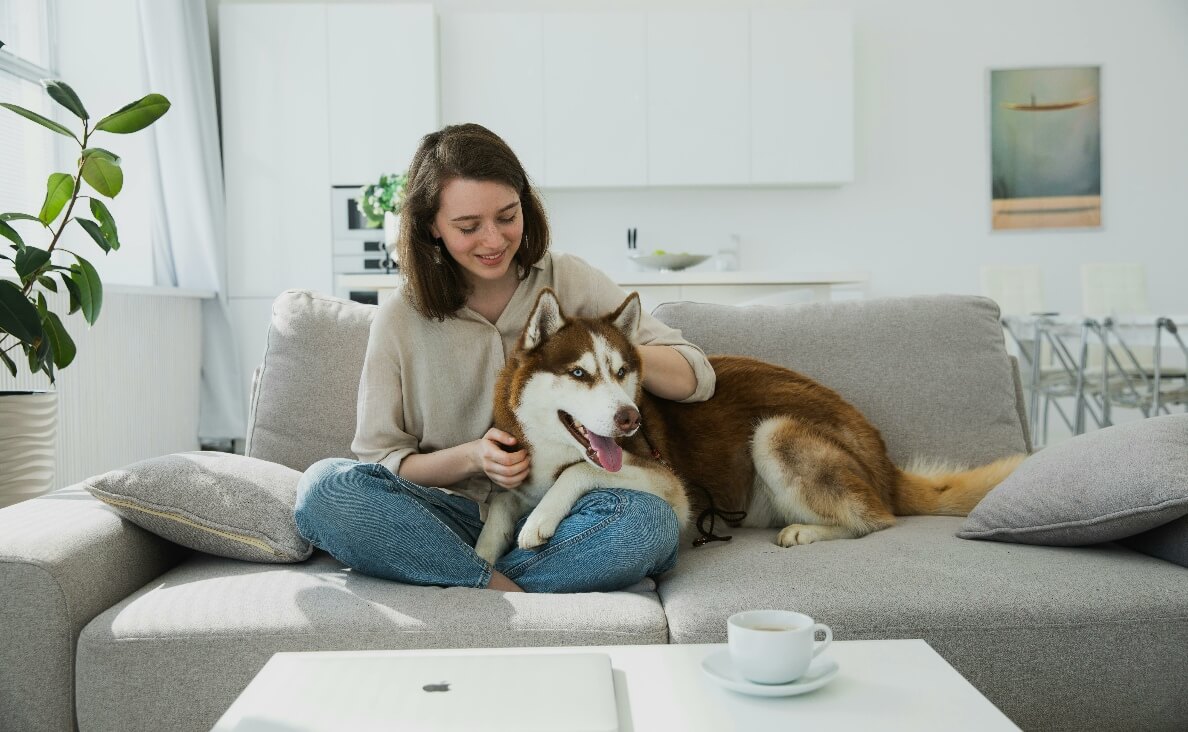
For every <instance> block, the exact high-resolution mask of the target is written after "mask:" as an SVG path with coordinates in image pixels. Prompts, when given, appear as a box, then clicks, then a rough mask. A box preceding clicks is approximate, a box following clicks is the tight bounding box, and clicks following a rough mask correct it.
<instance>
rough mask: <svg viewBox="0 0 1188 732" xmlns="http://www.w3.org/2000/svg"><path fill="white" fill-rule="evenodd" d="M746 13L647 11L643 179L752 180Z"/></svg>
mask: <svg viewBox="0 0 1188 732" xmlns="http://www.w3.org/2000/svg"><path fill="white" fill-rule="evenodd" d="M749 34H750V23H749V17H748V13H747V11H745V10H739V11H673V12H662V13H648V14H647V79H648V89H647V93H648V105H647V109H648V183H649V184H651V185H678V186H680V185H731V184H739V183H749V182H750V179H751V131H750V115H751V112H750V109H751V106H750V101H751V100H750V96H751V83H750V50H749V40H748V36H749Z"/></svg>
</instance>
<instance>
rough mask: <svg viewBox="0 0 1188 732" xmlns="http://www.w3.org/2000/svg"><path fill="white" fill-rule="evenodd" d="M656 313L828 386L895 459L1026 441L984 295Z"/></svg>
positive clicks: (1009, 448) (694, 306)
mask: <svg viewBox="0 0 1188 732" xmlns="http://www.w3.org/2000/svg"><path fill="white" fill-rule="evenodd" d="M653 314H654V315H655V316H656V317H657V318H659V319H660V320H662V321H664V322H665V323H667V324H668V325H670V326H672V327H674V328H678V329H680V331H681V332H682V334H683V335H684V336H685V337H686V338H688V339H689V340H690V341H691V342H693V343H696V344H697V345H698V346H701V347H702V348H703V349H704V350H705V352H706V353H711V354H717V353H734V354H742V355H747V356H753V357H755V358H759V359H762V360H764V361H768V362H771V363H775V364H779V365H781V366H785V367H787V368H790V369H793V370H795V371H799V372H800V373H802V374H805V375H807V376H811V377H812V378H814V379H817V380H818V381H820V382H822V383H823V384H825V385H826V386H829V387H832V388H833V389H834V390H836V391H837V392H838V393H840V394H841V395H842V396H843V397H845V398H846V399H847V400H849V401H850V402H851V403H852V404H854V406H856V407H858V409H860V410H862V412H863V414H865V415H866V416H867V418H868V419H870V421H871V422H872V423H874V425H875V426H876V427H878V428H879V430H880V431H881V432H882V434H883V439H884V440H885V441H886V443H887V450H888V452H889V453H890V455H891V458H892V459H893V460H894V461H895V462H896V463H897V464H900V465H905V464H907V463H908V462H909V461H911V460H912V459H913V458H922V459H940V460H944V461H953V462H960V463H967V464H971V465H972V464H981V463H986V462H990V461H992V460H995V459H997V458H1000V457H1005V456H1007V455H1012V454H1016V453H1020V452H1027V451H1028V450H1029V445H1028V441H1027V437H1026V432H1025V428H1024V426H1023V420H1022V419H1021V417H1020V415H1021V414H1022V413H1023V410H1022V409H1021V408H1020V406H1019V405H1018V404H1017V401H1016V390H1015V377H1014V374H1013V371H1012V365H1011V361H1010V357H1009V356H1008V354H1007V352H1006V348H1005V346H1004V344H1003V336H1002V326H1001V325H1000V324H999V322H998V306H997V305H995V304H994V302H993V301H992V300H989V299H987V298H982V297H969V296H955V295H944V296H929V297H904V298H894V299H877V300H859V301H852V302H838V303H812V304H806V305H752V306H749V307H738V306H730V305H707V304H703V303H689V302H680V303H666V304H663V305H660V306H659V307H657V308H656V310H655V311H654V313H653Z"/></svg>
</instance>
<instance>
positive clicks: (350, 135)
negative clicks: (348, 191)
mask: <svg viewBox="0 0 1188 732" xmlns="http://www.w3.org/2000/svg"><path fill="white" fill-rule="evenodd" d="M326 39H327V41H326V47H327V50H328V57H327V63H328V66H329V95H330V105H329V109H328V112H329V117H330V178H331V180H330V183H331V184H333V185H361V184H364V183H372V182H374V181H376V180H378V179H379V177H380V175H381V174H383V173H396V172H403V171H404V170H405V169H406V168H407V167H408V164H409V161H410V160H411V159H412V155H413V152H414V151H415V150H416V148H417V144H418V143H419V142H420V140H421V137H423V136H424V135H426V134H428V133H430V132H433V131H434V130H436V129H437V128H438V127H439V126H440V125H439V124H438V122H439V119H438V109H437V107H438V103H437V25H436V18H435V16H434V12H433V6H432V5H406V4H355V3H345V4H344V3H328V4H327V7H326Z"/></svg>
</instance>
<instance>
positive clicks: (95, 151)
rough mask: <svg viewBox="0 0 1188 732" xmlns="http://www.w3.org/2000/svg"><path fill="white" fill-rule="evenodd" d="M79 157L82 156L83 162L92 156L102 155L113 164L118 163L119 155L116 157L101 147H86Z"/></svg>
mask: <svg viewBox="0 0 1188 732" xmlns="http://www.w3.org/2000/svg"><path fill="white" fill-rule="evenodd" d="M79 155H80V156H82V158H83V159H84V160H85V159H87V158H89V157H91V156H92V155H102V156H103V157H105V158H107V159H108V160H110V161H111V162H113V163H118V162H120V156H119V155H116V154H115V153H113V152H112V151H111V150H104V149H103V148H101V147H88V148H86V149H84V150H83V151H82V152H80V153H79Z"/></svg>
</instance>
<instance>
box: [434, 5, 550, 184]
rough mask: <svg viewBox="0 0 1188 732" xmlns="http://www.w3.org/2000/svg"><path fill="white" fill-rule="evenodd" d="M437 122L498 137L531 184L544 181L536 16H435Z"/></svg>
mask: <svg viewBox="0 0 1188 732" xmlns="http://www.w3.org/2000/svg"><path fill="white" fill-rule="evenodd" d="M439 28H440V34H441V121H442V123H443V124H447V125H448V124H458V123H462V122H477V123H479V124H481V125H483V126H484V127H486V128H488V129H490V130H491V131H492V132H494V133H495V134H497V135H499V136H500V137H502V138H503V139H504V141H506V142H507V144H508V145H510V146H511V148H512V150H514V151H515V153H516V157H518V158H519V159H520V162H521V163H522V164H523V165H524V168H525V170H527V171H528V176H529V177H530V178H531V179H532V180H533V182H534V183H536V184H541V183H542V182H543V180H544V172H545V160H544V118H545V115H544V78H543V61H542V54H543V39H542V35H541V33H542V18H541V14H540V13H498V12H490V13H488V12H459V13H450V14H443V15H442V16H441V17H440V18H439Z"/></svg>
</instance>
